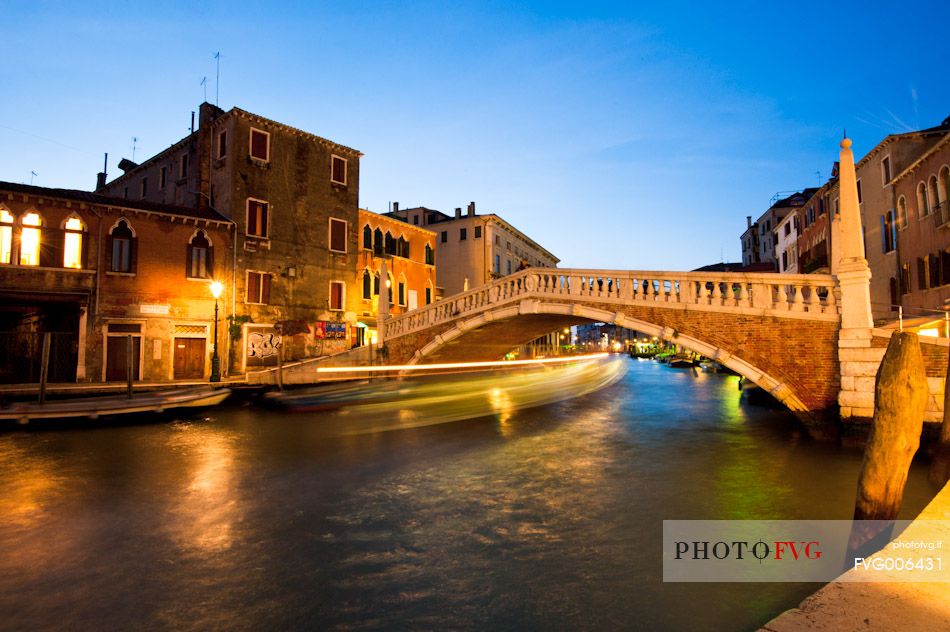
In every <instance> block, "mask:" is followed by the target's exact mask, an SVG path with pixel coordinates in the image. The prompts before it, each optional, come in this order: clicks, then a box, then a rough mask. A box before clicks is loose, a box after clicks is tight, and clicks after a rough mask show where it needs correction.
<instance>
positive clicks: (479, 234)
mask: <svg viewBox="0 0 950 632" xmlns="http://www.w3.org/2000/svg"><path fill="white" fill-rule="evenodd" d="M481 238H482V227H481V226H476V227H475V239H481Z"/></svg>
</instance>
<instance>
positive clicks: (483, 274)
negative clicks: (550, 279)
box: [388, 202, 560, 296]
mask: <svg viewBox="0 0 950 632" xmlns="http://www.w3.org/2000/svg"><path fill="white" fill-rule="evenodd" d="M388 215H390V216H391V217H395V218H398V219H401V220H402V221H404V222H406V223H408V224H412V225H414V226H426V227H428V228H429V229H430V230H432V231H434V232H436V233H437V234H438V250H437V253H436V265H437V266H438V269H439V283H440V285H441V286H442V287H443V288H444V290H445V295H446V296H451V295H452V294H458V293H459V292H463V291H465V289H466V286H467V287H468V288H475V287H477V286H479V285H484V284H485V283H488V282H489V281H491V280H493V279H497V278H500V277H503V276H506V275H508V274H511V273H512V272H517V271H518V270H520V269H522V268H524V267H525V266H534V267H545V268H553V267H556V266H557V264H558V262H559V261H560V259H558V258H557V257H555V256H554V255H553V254H551V253H550V252H548V251H547V250H546V249H545V248H543V247H542V246H541V245H540V244H538V243H537V242H536V241H534V240H533V239H531V238H530V237H528V236H527V235H525V234H524V233H522V232H521V231H520V230H518V229H517V228H515V227H514V226H512V225H511V224H509V223H508V222H506V221H505V220H504V219H502V218H501V217H499V216H498V215H496V214H494V213H489V214H487V215H478V214H477V213H476V212H475V202H471V203H469V205H468V209H467V211H466V213H465V214H464V215H463V214H462V209H461V208H457V209H455V216H454V217H450V216H449V215H446V214H445V213H442V212H441V211H436V210H432V209H428V208H425V207H421V206H420V207H415V208H407V209H400V208H399V204H398V203H396V204H394V208H393V210H392V211H391V212H390V213H388Z"/></svg>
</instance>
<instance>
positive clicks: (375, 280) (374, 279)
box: [373, 274, 379, 296]
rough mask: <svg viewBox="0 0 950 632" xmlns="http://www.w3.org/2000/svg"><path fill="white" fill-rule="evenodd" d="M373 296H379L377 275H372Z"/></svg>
mask: <svg viewBox="0 0 950 632" xmlns="http://www.w3.org/2000/svg"><path fill="white" fill-rule="evenodd" d="M373 296H379V274H374V275H373Z"/></svg>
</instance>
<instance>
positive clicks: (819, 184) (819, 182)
mask: <svg viewBox="0 0 950 632" xmlns="http://www.w3.org/2000/svg"><path fill="white" fill-rule="evenodd" d="M815 176H816V177H817V178H818V186H819V187H821V169H819V170H818V171H816V172H815Z"/></svg>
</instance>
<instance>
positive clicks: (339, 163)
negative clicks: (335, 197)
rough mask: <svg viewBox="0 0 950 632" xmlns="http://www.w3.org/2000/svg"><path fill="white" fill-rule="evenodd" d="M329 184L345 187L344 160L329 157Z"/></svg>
mask: <svg viewBox="0 0 950 632" xmlns="http://www.w3.org/2000/svg"><path fill="white" fill-rule="evenodd" d="M330 182H332V183H333V184H342V185H343V186H346V159H345V158H340V157H339V156H336V155H333V156H330Z"/></svg>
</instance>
